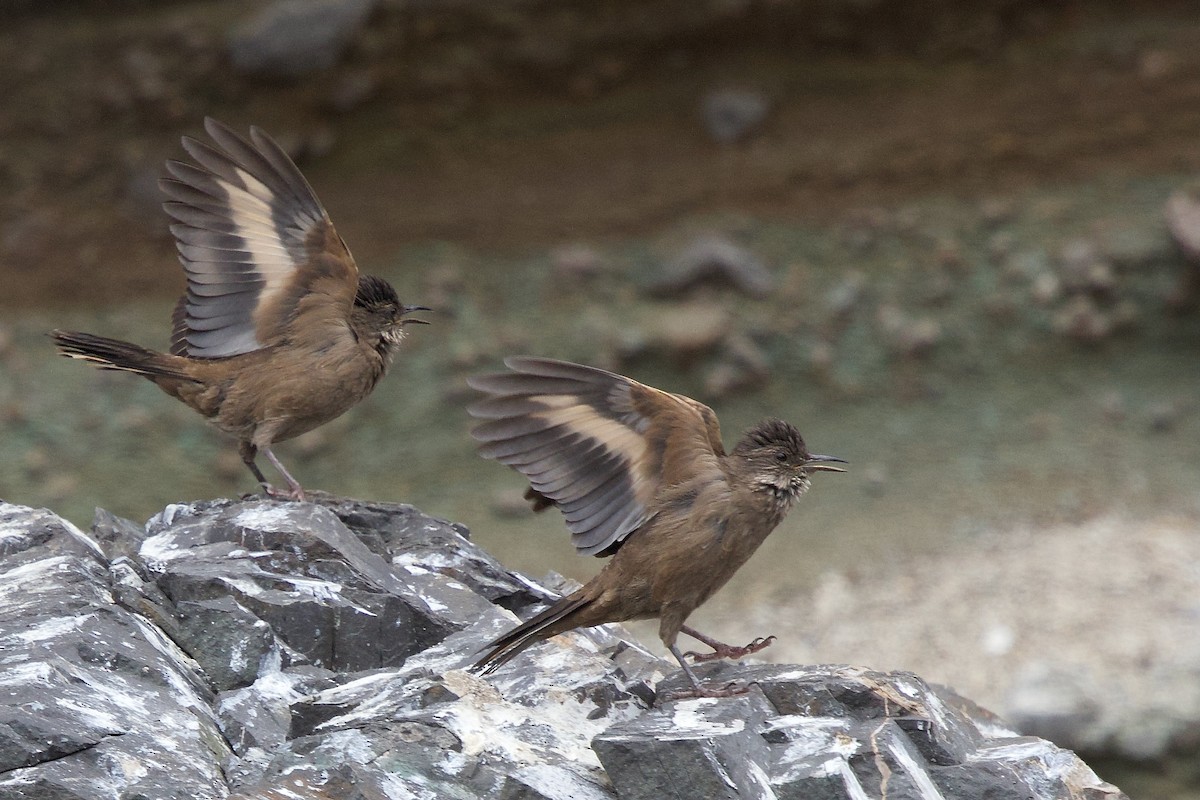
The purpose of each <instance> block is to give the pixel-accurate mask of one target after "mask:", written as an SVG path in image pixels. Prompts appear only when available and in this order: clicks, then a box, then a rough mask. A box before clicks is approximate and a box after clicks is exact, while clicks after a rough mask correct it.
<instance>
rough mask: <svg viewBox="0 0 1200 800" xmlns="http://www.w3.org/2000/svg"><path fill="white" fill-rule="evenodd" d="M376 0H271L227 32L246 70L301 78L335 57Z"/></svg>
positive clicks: (232, 54)
mask: <svg viewBox="0 0 1200 800" xmlns="http://www.w3.org/2000/svg"><path fill="white" fill-rule="evenodd" d="M376 3H377V0H275V2H273V3H271V4H270V5H268V6H267V7H266V8H264V9H263V10H262V11H260V12H259V13H258V14H256V15H255V16H253V17H252V18H250V19H249V20H247V21H245V22H244V23H242V24H241V25H239V26H238V27H237V29H236V30H234V31H233V32H232V33H231V34H230V36H229V58H230V60H231V61H232V62H233V66H234V68H235V69H236V70H237V71H238V72H241V73H243V74H246V75H262V76H268V77H274V78H299V77H302V76H304V75H308V74H311V73H314V72H322V71H324V70H327V69H329V68H330V67H332V66H333V65H334V64H336V63H337V60H338V58H340V57H341V55H342V53H343V52H345V50H346V48H347V46H348V45H349V44H350V43H351V42H352V41H353V40H354V37H355V36H356V35H357V34H358V32H359V30H360V29H361V28H362V26H363V24H364V23H365V22H366V21H367V17H368V16H369V15H370V13H371V11H372V10H373V9H374V8H375V6H376Z"/></svg>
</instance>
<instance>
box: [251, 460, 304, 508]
mask: <svg viewBox="0 0 1200 800" xmlns="http://www.w3.org/2000/svg"><path fill="white" fill-rule="evenodd" d="M262 451H263V453H265V454H266V456H267V460H268V461H270V462H271V463H272V464H274V465H275V469H277V470H279V474H280V475H282V476H283V478H284V480H286V481H287V482H288V487H289V488H290V489H291V491H290V492H288V493H287V494H284V493H283V492H278V491H276V490H275V489H273V488H271V487H270V486H269V485H267V484H263V488H264V489H266V490H267V494H269V495H271V496H272V497H290V498H291V499H293V500H304V499H306V498H305V496H304V487H302V486H301V485H300V483H299V481H297V480H296V479H295V478H293V477H292V473H290V472H288V471H287V468H286V467H284V466H283V464H282V462H280V460H279V459H278V458H276V457H275V454H274V453H272V452H271V448H269V447H264V448H262Z"/></svg>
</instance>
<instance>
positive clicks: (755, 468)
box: [732, 419, 846, 507]
mask: <svg viewBox="0 0 1200 800" xmlns="http://www.w3.org/2000/svg"><path fill="white" fill-rule="evenodd" d="M732 455H733V456H734V457H736V458H739V459H740V460H741V462H742V464H743V467H742V471H743V472H744V474H746V475H747V476H748V477H749V479H750V482H751V485H752V486H753V488H754V490H755V491H759V492H770V493H771V496H772V497H773V498H774V499H775V500H777V501H778V502H779V503H780V505H782V506H784V507H787V506H790V505H791V504H792V503H793V502H795V500H796V499H797V498H798V497H800V495H802V494H804V493H805V492H807V491H808V487H809V485H810V483H809V476H810V475H811V474H812V473H814V472H845V470H844V469H842V468H841V467H835V466H831V464H830V462H835V463H838V464H845V463H846V462H845V461H844V460H843V459H840V458H837V457H836V456H822V455H813V454H812V453H809V452H808V447H807V446H806V445H805V444H804V439H803V438H802V437H801V436H800V431H798V430H796V428H795V426H793V425H791V424H789V423H787V422H784V421H782V420H778V419H766V420H763V421H762V422H760V423H758V424H757V425H755V426H754V427H753V428H751V429H750V430H748V431H747V432H746V435H745V436H743V437H742V439H741V441H739V442H738V443H737V446H736V447H734V449H733V454H732Z"/></svg>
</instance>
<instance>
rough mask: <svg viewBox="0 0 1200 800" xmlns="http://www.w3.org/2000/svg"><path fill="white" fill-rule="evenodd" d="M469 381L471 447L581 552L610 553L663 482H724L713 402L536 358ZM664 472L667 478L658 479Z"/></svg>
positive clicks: (641, 518)
mask: <svg viewBox="0 0 1200 800" xmlns="http://www.w3.org/2000/svg"><path fill="white" fill-rule="evenodd" d="M504 363H505V364H506V365H507V366H508V367H509V369H510V370H512V371H511V372H503V373H495V374H490V375H480V376H476V377H473V378H471V379H470V380H469V381H468V383H470V385H471V386H472V387H473V388H475V389H478V390H479V391H481V392H483V393H485V394H486V395H488V397H487V398H486V399H484V400H481V401H479V402H477V403H475V404H474V405H472V406H471V408H470V413H471V414H472V416H475V417H477V418H481V419H483V420H485V421H484V422H482V423H481V424H479V425H477V426H476V427H475V429H474V430H473V431H472V432H471V433H472V436H474V437H475V438H476V439H477V440H478V441H479V442H480V443H481V444H480V447H479V452H480V454H481V455H483V456H484V457H485V458H493V459H495V460H497V461H499V462H501V463H502V464H508V465H509V466H511V467H513V468H514V469H516V470H517V471H518V472H520V473H521V474H522V475H524V476H525V477H526V478H528V479H529V483H530V486H531V487H532V488H533V490H534V491H535V492H536V493H537V494H539V495H541V496H543V497H545V498H547V499H549V500H552V501H553V502H554V504H555V505H557V506H558V507H559V509H560V510H561V511H562V512H563V515H564V517H565V518H566V523H567V528H568V529H569V530H570V531H571V541H572V543H573V544H574V545H575V547H576V548H577V549H578V550H579V551H580V552H581V553H583V554H585V555H593V554H611V553H612V552H615V546H619V545H620V543H621V542H622V541H624V539H625V538H626V537H627V536H629V535H630V534H631V533H633V532H634V531H636V530H637V529H638V528H640V527H641V526H643V525H644V524H645V523H646V522H647V521H648V520H649V519H650V517H651V516H652V515H653V513H654V509H655V508H656V502H655V500H656V498H657V497H658V496H659V494H660V492H661V491H662V490H663V488H664V485H665V482H670V483H671V484H672V485H674V484H678V483H682V482H691V481H695V480H697V479H701V480H704V479H711V480H722V479H723V475H724V473H723V472H722V471H721V469H720V464H719V461H718V457H719V456H720V455H723V454H724V449H723V448H722V446H721V431H720V426H719V424H718V422H717V417H716V414H714V413H713V411H712V409H710V408H708V406H705V405H704V404H702V403H698V402H696V401H695V400H692V399H691V398H688V397H684V396H683V395H676V394H670V393H668V392H663V391H659V390H658V389H654V388H652V387H649V386H646V385H644V384H641V383H638V382H637V381H634V380H630V379H629V378H625V377H623V376H621V375H616V374H614V373H612V372H607V371H605V370H601V369H596V368H594V367H586V366H582V365H579V364H572V363H569V362H565V361H553V360H550V359H542V358H528V357H518V358H509V359H506V360H505V362H504ZM664 476H665V481H664Z"/></svg>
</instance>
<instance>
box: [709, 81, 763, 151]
mask: <svg viewBox="0 0 1200 800" xmlns="http://www.w3.org/2000/svg"><path fill="white" fill-rule="evenodd" d="M770 110H771V103H770V101H769V100H768V99H767V96H766V95H764V94H763V93H762V92H756V91H752V90H749V89H721V90H718V91H715V92H710V93H709V94H708V95H707V96H706V97H705V98H704V102H703V103H702V104H701V116H702V117H703V119H704V127H705V129H706V130H707V131H708V135H709V136H711V137H712V138H713V140H714V141H717V142H719V143H721V144H733V143H734V142H738V141H741V140H742V139H745V138H747V137H749V136H751V135H753V134H754V133H756V132H757V131H758V129H759V128H761V127H762V124H763V121H764V120H766V118H767V113H768V112H769V111H770Z"/></svg>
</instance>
